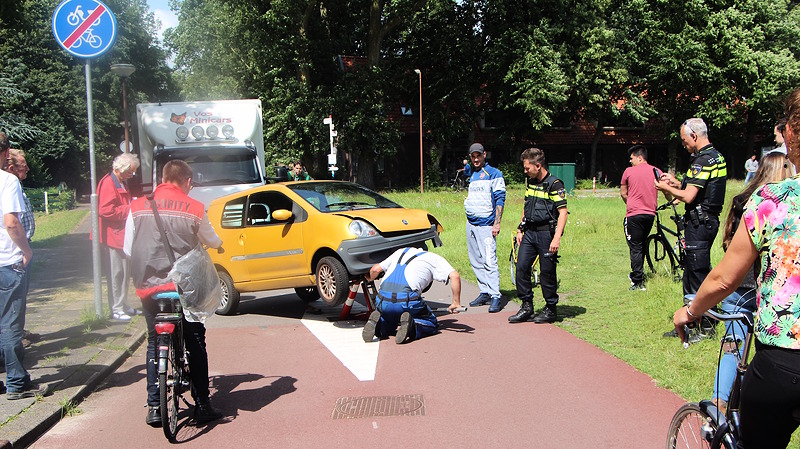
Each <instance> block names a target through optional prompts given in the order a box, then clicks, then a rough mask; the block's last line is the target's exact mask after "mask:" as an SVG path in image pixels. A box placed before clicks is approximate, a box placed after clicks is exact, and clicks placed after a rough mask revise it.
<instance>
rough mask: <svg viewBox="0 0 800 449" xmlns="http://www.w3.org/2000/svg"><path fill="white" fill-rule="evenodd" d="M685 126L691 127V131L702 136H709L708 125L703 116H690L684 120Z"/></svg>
mask: <svg viewBox="0 0 800 449" xmlns="http://www.w3.org/2000/svg"><path fill="white" fill-rule="evenodd" d="M683 126H685V127H687V128H689V131H690V132H693V133H695V134H697V135H698V136H700V137H708V126H706V122H704V121H703V119H701V118H697V117H694V118H690V119H689V120H686V121H685V122H683Z"/></svg>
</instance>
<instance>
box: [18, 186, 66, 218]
mask: <svg viewBox="0 0 800 449" xmlns="http://www.w3.org/2000/svg"><path fill="white" fill-rule="evenodd" d="M45 192H47V203H48V205H47V208H48V209H49V210H50V212H55V211H61V210H70V209H74V208H75V204H76V200H75V190H73V189H64V188H63V187H43V188H39V189H25V195H27V197H28V201H30V202H31V207H33V210H34V212H44V211H45V204H44V193H45Z"/></svg>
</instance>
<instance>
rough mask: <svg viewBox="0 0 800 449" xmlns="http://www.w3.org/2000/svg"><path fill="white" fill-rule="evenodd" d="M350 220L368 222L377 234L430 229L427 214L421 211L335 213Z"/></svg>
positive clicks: (371, 210)
mask: <svg viewBox="0 0 800 449" xmlns="http://www.w3.org/2000/svg"><path fill="white" fill-rule="evenodd" d="M336 215H341V216H344V217H348V218H351V219H359V218H360V219H362V220H365V221H368V222H369V223H370V224H371V225H372V226H374V227H375V229H377V230H378V232H381V233H385V232H403V231H420V230H425V229H430V227H431V222H430V220H429V219H428V212H426V211H424V210H421V209H404V208H397V209H361V210H350V211H344V212H336Z"/></svg>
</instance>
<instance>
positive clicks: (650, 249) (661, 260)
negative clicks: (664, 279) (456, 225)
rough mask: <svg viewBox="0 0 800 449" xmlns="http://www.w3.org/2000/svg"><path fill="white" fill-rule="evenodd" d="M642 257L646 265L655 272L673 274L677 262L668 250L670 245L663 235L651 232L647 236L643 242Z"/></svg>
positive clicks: (676, 267) (675, 270)
mask: <svg viewBox="0 0 800 449" xmlns="http://www.w3.org/2000/svg"><path fill="white" fill-rule="evenodd" d="M644 248H645V252H644V257H645V260H646V261H647V266H648V267H649V268H650V271H652V272H653V273H655V274H666V275H668V276H672V277H674V276H675V273H676V272H677V269H678V264H677V262H676V261H675V258H674V257H673V256H672V253H671V252H670V250H669V249H670V245H669V242H667V239H665V238H664V237H662V236H660V235H658V234H653V235H650V236H649V237H647V240H645V242H644Z"/></svg>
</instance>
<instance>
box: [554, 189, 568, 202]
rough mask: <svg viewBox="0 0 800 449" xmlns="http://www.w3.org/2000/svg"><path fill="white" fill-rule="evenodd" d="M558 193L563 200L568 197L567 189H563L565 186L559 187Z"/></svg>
mask: <svg viewBox="0 0 800 449" xmlns="http://www.w3.org/2000/svg"><path fill="white" fill-rule="evenodd" d="M556 194H558V196H559V198H561V199H562V200H563V199H566V198H567V189H563V188H562V189H558V192H556Z"/></svg>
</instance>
